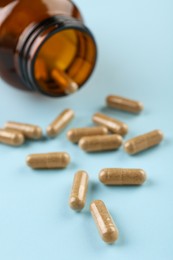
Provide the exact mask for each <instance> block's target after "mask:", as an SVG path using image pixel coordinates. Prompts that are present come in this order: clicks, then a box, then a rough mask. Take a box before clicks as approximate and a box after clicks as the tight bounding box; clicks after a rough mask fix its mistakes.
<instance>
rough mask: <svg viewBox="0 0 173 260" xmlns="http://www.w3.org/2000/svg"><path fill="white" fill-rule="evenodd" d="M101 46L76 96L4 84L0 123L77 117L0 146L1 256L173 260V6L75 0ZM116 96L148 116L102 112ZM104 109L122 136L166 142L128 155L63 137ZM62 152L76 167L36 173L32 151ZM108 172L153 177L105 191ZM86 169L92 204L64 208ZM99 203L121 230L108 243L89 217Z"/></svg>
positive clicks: (168, 2) (0, 85) (137, 0)
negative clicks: (125, 170)
mask: <svg viewBox="0 0 173 260" xmlns="http://www.w3.org/2000/svg"><path fill="white" fill-rule="evenodd" d="M76 3H77V4H78V6H79V7H80V8H81V10H83V13H84V16H85V19H86V24H87V25H88V27H89V28H91V29H92V31H93V32H94V35H95V36H96V39H97V42H98V46H99V58H98V63H97V68H96V70H95V73H94V74H93V76H92V78H91V79H90V80H89V82H88V83H87V84H86V86H85V87H84V88H83V89H82V90H81V91H80V92H78V93H77V94H75V95H73V96H70V97H69V98H63V99H51V98H48V97H44V96H39V95H33V94H28V93H25V92H22V91H19V90H15V89H13V88H11V87H9V86H7V85H6V84H5V83H4V82H2V81H1V82H0V91H1V94H0V111H1V112H0V125H1V126H3V124H4V123H5V121H7V120H15V121H21V122H29V123H34V124H39V125H40V126H42V127H43V129H44V130H45V128H46V126H47V125H48V124H49V123H50V122H51V121H52V119H54V117H55V116H56V115H57V114H58V113H59V112H61V111H62V110H63V109H64V108H67V107H69V108H72V109H74V110H75V112H76V118H75V120H74V121H73V122H72V123H71V124H70V125H69V127H68V128H67V129H66V131H64V132H63V133H62V134H60V136H59V137H57V138H56V139H52V140H44V141H38V142H27V144H26V145H24V146H23V147H21V148H11V147H7V146H4V145H1V146H0V259H1V260H11V259H13V260H48V259H51V260H56V259H59V260H69V259H76V260H81V259H82V260H88V259H90V260H95V259H99V260H105V259H118V260H139V259H140V260H153V259H157V260H172V259H173V245H172V241H173V235H172V233H173V208H172V203H173V157H172V156H173V146H172V140H173V138H172V136H173V121H172V112H173V90H172V89H173V18H172V17H173V16H172V13H173V2H172V0H145V1H143V0H131V1H129V0H121V1H115V0H109V1H99V0H94V1H84V0H78V1H77V0H76ZM111 93H115V94H119V95H123V96H127V97H131V98H134V99H137V100H138V99H139V100H141V101H142V102H143V103H144V105H145V110H144V111H143V112H142V113H141V114H140V115H130V114H127V113H122V112H116V111H113V110H110V109H106V108H105V101H104V99H105V96H106V95H108V94H111ZM96 111H102V112H104V113H106V114H108V115H110V116H115V117H116V118H118V119H120V120H122V121H125V122H126V123H127V124H128V125H129V129H130V131H129V134H128V135H127V136H126V138H125V139H128V138H130V137H132V136H135V135H138V134H141V133H144V132H147V131H150V130H153V129H157V128H159V129H161V130H162V131H163V132H164V134H165V140H164V142H163V143H162V144H161V145H160V146H158V147H156V148H154V149H151V150H150V151H147V152H144V153H141V154H139V155H137V156H129V155H127V154H125V153H124V152H123V149H122V148H121V149H120V150H119V151H117V152H107V153H102V154H101V153H100V154H85V153H84V152H83V151H81V150H80V149H79V148H78V147H77V146H75V145H72V144H71V143H70V142H68V141H67V140H66V132H67V130H68V129H70V128H71V127H79V126H85V125H91V116H92V114H93V113H94V112H96ZM62 150H66V151H68V152H69V153H70V155H71V158H72V163H71V164H70V166H69V167H68V168H67V169H65V170H60V171H58V170H53V171H33V170H31V169H30V168H28V167H27V166H26V165H25V158H26V156H27V155H28V154H30V153H37V152H38V153H40V152H51V151H62ZM103 167H135V168H136V167H137V168H138V167H139V168H143V169H145V170H146V172H147V173H148V181H147V182H146V184H145V185H143V186H142V187H118V188H117V187H112V188H110V187H105V186H103V185H102V184H100V183H99V182H98V172H99V170H100V169H102V168H103ZM78 169H84V170H86V171H88V173H89V176H90V187H89V193H88V197H87V206H86V208H85V209H84V210H83V211H82V212H81V213H75V212H73V211H72V210H70V209H69V207H68V197H69V193H70V189H71V184H72V179H73V175H74V173H75V172H76V171H77V170H78ZM93 199H102V200H103V201H104V202H105V203H106V205H107V207H108V209H109V210H110V212H111V214H112V216H113V218H114V219H115V222H116V223H117V226H118V228H119V231H120V237H119V241H118V242H117V243H115V244H114V245H106V244H104V242H102V240H101V239H100V237H99V235H98V232H97V230H96V227H95V224H94V222H93V219H92V218H91V215H90V213H89V203H90V202H91V200H93Z"/></svg>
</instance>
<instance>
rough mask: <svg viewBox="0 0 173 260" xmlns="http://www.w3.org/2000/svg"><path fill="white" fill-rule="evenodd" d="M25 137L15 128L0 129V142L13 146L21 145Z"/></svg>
mask: <svg viewBox="0 0 173 260" xmlns="http://www.w3.org/2000/svg"><path fill="white" fill-rule="evenodd" d="M24 141H25V138H24V136H23V134H22V133H20V132H17V131H15V130H7V129H0V143H3V144H8V145H12V146H20V145H22V144H23V143H24Z"/></svg>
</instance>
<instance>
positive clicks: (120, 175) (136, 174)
mask: <svg viewBox="0 0 173 260" xmlns="http://www.w3.org/2000/svg"><path fill="white" fill-rule="evenodd" d="M99 180H100V181H101V182H102V183H103V184H105V185H141V184H143V183H144V182H145V180H146V173H145V172H144V170H142V169H122V168H105V169H102V170H101V171H100V173H99Z"/></svg>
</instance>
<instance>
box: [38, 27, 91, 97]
mask: <svg viewBox="0 0 173 260" xmlns="http://www.w3.org/2000/svg"><path fill="white" fill-rule="evenodd" d="M95 60H96V47H95V43H94V41H93V39H92V38H91V36H90V35H89V34H87V33H86V32H84V31H80V30H78V29H64V30H61V31H59V32H57V33H55V34H54V35H52V36H51V37H50V38H48V39H47V40H46V41H45V42H44V43H43V44H42V46H41V47H40V49H39V50H38V52H37V54H36V56H35V62H34V70H33V71H34V78H35V82H36V84H37V86H38V88H39V89H40V91H41V92H44V93H45V94H47V95H51V96H64V95H68V94H71V93H73V92H76V91H77V90H78V89H79V88H80V87H81V86H82V85H83V84H84V82H85V81H86V80H87V79H88V78H89V76H90V74H91V72H92V70H93V67H94V65H95Z"/></svg>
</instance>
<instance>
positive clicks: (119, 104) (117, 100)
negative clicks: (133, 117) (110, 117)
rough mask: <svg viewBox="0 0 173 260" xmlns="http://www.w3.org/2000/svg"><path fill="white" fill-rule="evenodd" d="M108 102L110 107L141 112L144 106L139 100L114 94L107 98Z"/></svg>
mask: <svg viewBox="0 0 173 260" xmlns="http://www.w3.org/2000/svg"><path fill="white" fill-rule="evenodd" d="M106 103H107V105H108V106H109V107H112V108H115V109H119V110H123V111H127V112H132V113H139V112H140V111H141V110H143V108H144V107H143V104H142V103H141V102H139V101H135V100H131V99H127V98H124V97H120V96H113V95H111V96H108V97H107V98H106Z"/></svg>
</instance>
